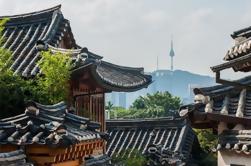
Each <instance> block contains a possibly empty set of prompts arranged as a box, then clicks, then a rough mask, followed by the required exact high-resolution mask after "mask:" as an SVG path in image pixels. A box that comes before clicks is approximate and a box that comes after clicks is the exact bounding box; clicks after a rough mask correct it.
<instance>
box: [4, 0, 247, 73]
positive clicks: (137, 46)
mask: <svg viewBox="0 0 251 166" xmlns="http://www.w3.org/2000/svg"><path fill="white" fill-rule="evenodd" d="M57 4H62V11H63V14H64V16H65V17H66V18H67V19H69V20H70V22H71V26H72V29H73V33H74V34H75V38H76V40H77V42H78V44H79V45H81V46H86V47H88V48H89V50H92V51H94V52H96V53H97V54H99V55H102V56H104V58H105V60H108V61H110V62H113V63H117V64H120V65H127V66H142V67H144V68H145V70H146V71H153V70H155V69H156V61H157V60H156V59H157V56H158V57H159V68H161V69H169V68H170V57H169V56H168V54H169V49H170V39H171V36H172V35H173V39H174V50H175V53H176V56H175V59H174V62H175V66H174V68H175V69H182V70H188V71H191V72H195V73H199V74H204V75H211V76H213V73H212V72H211V70H210V68H209V67H210V66H213V65H216V64H219V63H222V62H223V61H222V58H223V57H224V55H225V53H226V51H227V49H229V48H230V47H231V46H232V45H233V40H232V39H231V37H230V34H231V33H232V32H233V31H235V30H238V29H240V28H244V27H247V26H251V1H248V0H240V1H237V0H221V1H219V0H218V1H217V0H68V1H66V0H64V1H63V0H53V1H52V0H42V1H41V0H22V1H20V0H8V1H6V0H0V15H12V14H19V13H23V12H31V11H35V10H42V9H45V8H48V7H52V6H54V5H57Z"/></svg>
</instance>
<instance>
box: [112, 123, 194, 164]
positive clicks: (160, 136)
mask: <svg viewBox="0 0 251 166" xmlns="http://www.w3.org/2000/svg"><path fill="white" fill-rule="evenodd" d="M107 129H108V133H109V135H110V138H109V140H108V142H107V154H108V155H109V156H122V157H125V156H128V157H129V156H132V155H133V153H134V152H135V151H136V152H137V151H138V152H140V153H142V154H147V153H151V148H153V147H155V146H156V145H158V146H160V145H161V149H162V150H165V151H168V152H171V153H172V154H174V153H176V154H178V155H179V156H180V158H182V160H183V161H185V160H187V159H188V158H189V157H190V152H191V149H192V145H193V141H194V139H195V135H194V133H193V131H192V129H191V128H190V127H189V126H187V125H186V122H185V121H184V120H181V119H168V118H163V119H148V120H111V121H108V122H107ZM150 147H151V148H150ZM149 148H150V149H149ZM156 153H157V150H156ZM171 156H172V155H171ZM171 156H170V155H169V157H171ZM181 156H182V157H181ZM166 157H167V156H166Z"/></svg>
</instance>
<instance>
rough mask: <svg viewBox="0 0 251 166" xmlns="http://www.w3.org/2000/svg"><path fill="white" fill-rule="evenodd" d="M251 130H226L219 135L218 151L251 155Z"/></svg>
mask: <svg viewBox="0 0 251 166" xmlns="http://www.w3.org/2000/svg"><path fill="white" fill-rule="evenodd" d="M250 145H251V130H225V131H223V133H221V134H220V135H219V141H218V146H217V150H234V151H236V152H238V153H241V152H242V153H245V154H250V153H251V152H250V150H251V147H250Z"/></svg>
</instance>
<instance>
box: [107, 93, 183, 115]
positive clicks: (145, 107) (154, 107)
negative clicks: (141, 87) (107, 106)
mask: <svg viewBox="0 0 251 166" xmlns="http://www.w3.org/2000/svg"><path fill="white" fill-rule="evenodd" d="M180 105H181V101H180V98H178V97H175V96H172V95H171V94H170V93H169V92H157V93H154V94H147V95H146V96H144V97H143V96H140V97H139V98H137V99H136V100H135V101H134V102H133V104H132V106H131V107H130V108H129V109H125V108H122V107H113V108H112V110H113V111H111V118H115V117H116V118H126V119H130V118H156V117H166V116H177V109H178V108H179V107H180Z"/></svg>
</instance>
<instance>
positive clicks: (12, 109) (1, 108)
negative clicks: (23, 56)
mask: <svg viewBox="0 0 251 166" xmlns="http://www.w3.org/2000/svg"><path fill="white" fill-rule="evenodd" d="M8 20H9V19H7V18H5V19H1V20H0V118H5V117H9V116H13V115H16V114H19V113H21V112H22V111H23V110H24V109H23V107H24V99H25V89H26V88H25V82H24V80H23V79H22V78H21V77H20V76H18V75H14V74H13V72H12V71H11V70H10V65H11V63H12V60H11V55H12V52H11V51H9V50H8V49H6V48H4V47H3V44H4V41H5V38H4V36H3V31H4V26H5V24H6V22H7V21H8Z"/></svg>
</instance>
